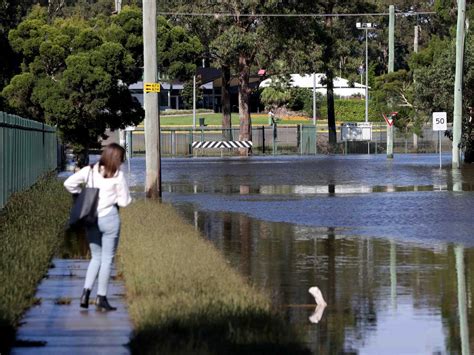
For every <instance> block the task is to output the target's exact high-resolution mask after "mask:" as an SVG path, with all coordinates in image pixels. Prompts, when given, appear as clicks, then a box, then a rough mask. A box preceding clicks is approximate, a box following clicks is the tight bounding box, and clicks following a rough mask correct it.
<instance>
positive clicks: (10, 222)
mask: <svg viewBox="0 0 474 355" xmlns="http://www.w3.org/2000/svg"><path fill="white" fill-rule="evenodd" d="M70 204H71V198H70V196H69V194H68V193H67V191H66V190H65V189H64V187H63V186H62V183H61V182H60V181H58V180H57V178H56V175H53V174H51V175H49V176H47V177H45V178H42V179H41V180H40V181H38V182H37V183H36V184H35V185H34V186H33V187H32V188H30V189H28V190H26V191H23V192H20V193H16V194H14V195H12V196H11V197H10V199H9V200H8V203H7V204H6V206H5V207H4V208H3V210H1V211H0V213H1V214H0V353H1V354H5V353H8V349H9V348H10V347H11V345H12V343H13V341H14V336H15V328H16V326H17V325H18V321H19V319H20V317H21V315H22V313H23V312H24V311H25V310H26V309H27V308H28V307H29V306H31V305H32V304H33V303H34V302H35V298H34V296H35V290H36V286H37V284H38V282H39V281H40V280H41V278H42V277H43V276H44V274H45V273H46V271H47V269H48V265H49V262H50V260H51V257H52V256H53V254H54V252H55V250H56V248H57V247H58V245H59V243H60V242H61V237H60V233H61V232H62V231H63V229H64V223H65V221H66V220H67V216H68V213H69V208H70Z"/></svg>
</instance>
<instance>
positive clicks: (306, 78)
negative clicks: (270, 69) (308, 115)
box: [260, 73, 370, 97]
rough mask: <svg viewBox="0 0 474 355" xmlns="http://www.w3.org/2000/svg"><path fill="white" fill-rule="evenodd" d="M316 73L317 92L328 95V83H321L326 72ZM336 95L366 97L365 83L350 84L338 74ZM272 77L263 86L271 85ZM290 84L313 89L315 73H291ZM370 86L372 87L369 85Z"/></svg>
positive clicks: (335, 81) (261, 85)
mask: <svg viewBox="0 0 474 355" xmlns="http://www.w3.org/2000/svg"><path fill="white" fill-rule="evenodd" d="M315 75H316V92H318V93H320V94H322V95H324V96H325V95H326V94H327V89H326V85H323V84H321V82H323V81H324V79H325V78H326V75H325V74H322V73H317V74H315ZM333 82H334V95H336V96H340V97H351V96H355V95H358V96H362V97H365V85H362V84H359V83H354V85H353V86H350V85H349V80H347V79H343V78H340V77H338V76H336V77H335V78H334V81H333ZM271 83H272V79H270V78H269V79H265V80H263V81H262V82H261V83H260V87H261V88H265V87H268V86H270V85H271ZM290 85H291V86H292V87H295V88H307V89H313V75H312V74H305V75H300V74H291V80H290ZM369 88H370V87H369Z"/></svg>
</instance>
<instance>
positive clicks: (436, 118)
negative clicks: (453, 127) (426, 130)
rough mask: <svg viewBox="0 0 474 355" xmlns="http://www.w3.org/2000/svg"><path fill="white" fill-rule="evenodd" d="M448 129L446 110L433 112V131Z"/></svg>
mask: <svg viewBox="0 0 474 355" xmlns="http://www.w3.org/2000/svg"><path fill="white" fill-rule="evenodd" d="M447 129H448V116H447V114H446V112H433V131H446V130H447Z"/></svg>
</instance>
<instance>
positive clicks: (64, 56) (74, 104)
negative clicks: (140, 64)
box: [2, 7, 143, 148]
mask: <svg viewBox="0 0 474 355" xmlns="http://www.w3.org/2000/svg"><path fill="white" fill-rule="evenodd" d="M124 15H126V13H125V14H124ZM116 18H117V19H120V15H118V16H117V17H116ZM117 22H119V21H117V20H116V19H115V18H113V19H110V20H107V21H105V20H104V21H103V22H102V23H99V22H98V21H88V20H83V19H79V18H74V17H71V18H56V19H55V20H54V21H53V22H51V23H49V21H48V16H47V12H46V11H45V9H44V8H40V7H37V8H35V9H34V10H33V11H32V12H31V14H30V15H29V16H28V17H27V18H26V19H25V20H24V21H22V22H21V23H20V24H19V25H18V27H17V28H16V29H14V30H12V31H10V34H9V40H10V43H11V46H12V48H13V49H14V50H15V51H16V52H17V53H19V54H20V55H21V57H22V59H23V61H22V64H21V68H22V72H21V73H20V74H18V75H16V76H14V77H13V78H12V80H11V81H10V83H9V85H7V86H6V87H5V88H4V89H3V92H2V95H3V96H4V97H6V99H7V100H8V102H9V104H10V105H11V106H12V107H13V108H15V109H16V110H17V111H18V112H19V113H21V114H24V115H25V116H26V117H30V118H33V119H36V120H38V121H44V122H47V123H49V124H52V125H55V126H57V127H58V130H59V132H60V134H61V135H62V137H63V138H64V140H65V141H67V142H70V143H73V144H76V145H78V146H81V147H84V148H87V147H89V145H90V144H91V143H94V142H96V141H97V139H98V138H99V137H101V136H103V134H104V131H105V129H106V128H110V129H117V128H124V127H125V126H127V125H132V124H137V123H139V122H141V121H142V119H143V109H142V108H141V105H140V104H139V103H138V101H137V100H136V99H134V98H133V97H132V96H131V94H130V92H129V90H128V84H131V83H133V82H135V81H136V80H137V79H138V75H137V74H138V72H137V71H136V70H135V69H136V62H135V61H134V58H133V56H132V54H131V53H130V51H129V50H128V49H127V48H126V47H124V45H123V44H122V43H121V42H125V43H126V42H128V35H127V33H126V32H125V31H124V30H123V29H120V28H117V25H116V23H117ZM93 26H94V27H93ZM109 26H111V27H112V30H113V31H115V32H116V33H117V32H119V35H118V36H115V37H110V36H106V35H105V33H108V31H107V27H109ZM97 29H98V30H97Z"/></svg>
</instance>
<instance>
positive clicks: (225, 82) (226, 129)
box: [221, 66, 232, 140]
mask: <svg viewBox="0 0 474 355" xmlns="http://www.w3.org/2000/svg"><path fill="white" fill-rule="evenodd" d="M221 79H222V137H223V138H224V139H225V140H232V131H231V129H232V113H231V107H230V92H229V89H230V67H228V66H224V67H222V77H221Z"/></svg>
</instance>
